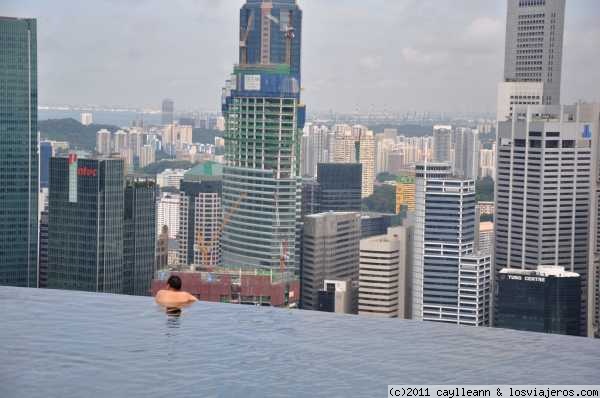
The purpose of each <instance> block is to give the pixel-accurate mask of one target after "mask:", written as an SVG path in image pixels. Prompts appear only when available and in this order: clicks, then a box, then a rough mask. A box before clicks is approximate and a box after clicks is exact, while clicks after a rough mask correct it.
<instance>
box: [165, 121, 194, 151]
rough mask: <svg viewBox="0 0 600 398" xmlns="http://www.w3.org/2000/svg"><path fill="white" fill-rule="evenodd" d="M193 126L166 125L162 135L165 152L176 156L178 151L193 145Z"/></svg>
mask: <svg viewBox="0 0 600 398" xmlns="http://www.w3.org/2000/svg"><path fill="white" fill-rule="evenodd" d="M193 130H194V129H193V128H192V126H184V125H179V124H169V125H166V126H165V127H164V129H163V133H162V138H163V140H162V143H163V146H164V150H165V151H166V152H167V153H169V154H171V155H174V154H175V153H176V152H177V151H178V150H181V149H183V148H185V147H186V146H188V145H192V142H193Z"/></svg>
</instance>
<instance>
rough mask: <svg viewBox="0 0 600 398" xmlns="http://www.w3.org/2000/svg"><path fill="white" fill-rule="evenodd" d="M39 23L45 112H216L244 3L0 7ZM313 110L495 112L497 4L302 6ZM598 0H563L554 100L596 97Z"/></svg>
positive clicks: (119, 0) (61, 1)
mask: <svg viewBox="0 0 600 398" xmlns="http://www.w3.org/2000/svg"><path fill="white" fill-rule="evenodd" d="M0 2H1V3H2V4H0V15H9V16H21V17H35V18H37V19H38V56H39V61H38V62H39V64H38V69H39V102H40V104H41V105H60V104H72V105H84V104H98V105H123V106H131V107H150V108H158V107H159V105H160V101H161V99H162V98H164V97H172V98H173V99H174V100H175V106H176V108H177V109H179V110H182V109H202V110H217V109H218V107H219V101H220V88H221V86H222V84H223V82H224V80H225V78H226V77H227V76H228V75H229V74H230V72H231V70H232V65H233V63H234V62H236V60H237V59H236V58H237V43H238V35H239V33H238V32H239V28H238V22H239V21H238V19H239V11H238V10H239V7H240V6H241V5H242V4H243V0H168V1H167V0H93V1H88V0H51V1H50V0H1V1H0ZM299 4H300V6H301V8H302V9H303V11H304V22H303V48H302V51H303V58H302V69H303V87H304V91H303V96H304V97H303V98H304V102H305V103H306V104H307V106H308V108H309V111H310V110H311V109H314V110H319V111H327V110H330V109H331V110H334V111H339V112H354V111H356V110H357V109H358V110H359V111H364V112H366V111H369V110H371V109H373V110H397V111H407V110H417V111H424V110H431V111H447V112H457V111H477V112H479V111H484V112H488V111H489V112H494V111H495V103H496V86H497V83H498V82H499V81H500V80H501V78H502V70H503V60H504V30H505V14H506V6H505V0H299ZM599 21H600V1H599V0H567V15H566V24H565V48H564V60H563V81H562V87H563V91H562V94H563V95H562V99H563V101H562V102H563V103H569V102H573V101H576V100H578V99H583V100H588V101H592V100H596V101H600V22H599Z"/></svg>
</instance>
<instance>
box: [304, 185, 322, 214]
mask: <svg viewBox="0 0 600 398" xmlns="http://www.w3.org/2000/svg"><path fill="white" fill-rule="evenodd" d="M320 209H321V189H320V187H319V183H318V182H317V180H316V179H314V178H303V179H302V218H303V219H304V216H307V215H309V214H316V213H320V212H321V210H320Z"/></svg>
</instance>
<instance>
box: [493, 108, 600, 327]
mask: <svg viewBox="0 0 600 398" xmlns="http://www.w3.org/2000/svg"><path fill="white" fill-rule="evenodd" d="M515 109H516V110H517V111H518V115H517V116H516V117H514V118H513V119H512V120H511V121H506V122H500V123H498V128H499V130H498V167H497V172H496V174H497V175H496V210H495V211H496V215H495V228H496V230H495V240H496V247H495V270H496V272H498V271H500V270H501V269H503V268H518V269H526V270H532V269H536V268H537V267H538V266H539V265H542V266H546V265H550V266H551V265H557V264H559V265H561V266H564V267H565V269H566V270H567V271H569V272H575V273H577V274H579V275H580V276H581V283H582V289H581V292H582V297H581V299H582V307H581V309H582V322H581V326H582V334H586V333H587V334H592V333H593V332H592V329H593V325H592V324H591V323H592V322H593V320H592V319H593V313H594V309H593V301H594V300H593V294H594V286H593V277H592V276H593V275H594V269H593V264H594V261H595V256H596V255H597V254H596V253H597V252H598V248H597V247H595V243H594V242H596V239H597V238H596V234H597V231H596V225H597V216H595V214H597V206H598V205H597V203H598V200H597V197H598V194H597V186H598V185H597V184H598V178H597V175H598V165H597V164H596V162H597V159H598V153H597V152H598V139H599V134H600V130H599V120H600V105H589V104H578V105H573V106H562V107H561V106H550V105H545V106H544V105H538V106H529V107H519V106H517V107H516V108H515ZM588 275H590V278H588ZM588 284H589V285H588ZM588 294H589V296H588ZM588 302H589V303H590V304H591V306H590V307H589V308H588V305H587V304H588ZM588 311H590V314H589V315H588V313H587V312H588ZM586 320H589V321H590V324H589V325H588V324H587V322H586ZM585 329H587V332H586V330H585Z"/></svg>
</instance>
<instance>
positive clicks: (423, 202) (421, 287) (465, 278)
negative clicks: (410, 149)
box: [412, 163, 491, 326]
mask: <svg viewBox="0 0 600 398" xmlns="http://www.w3.org/2000/svg"><path fill="white" fill-rule="evenodd" d="M416 177H417V183H416V190H417V191H416V212H415V237H414V241H415V244H414V253H413V273H412V317H413V318H414V319H419V320H427V321H437V322H446V323H454V324H462V325H474V326H484V325H487V324H488V320H489V293H490V283H491V258H490V255H489V254H487V255H484V254H478V253H475V251H474V247H475V218H476V217H475V214H476V212H475V182H474V181H473V180H468V179H458V178H453V177H451V176H450V166H449V165H447V164H436V163H426V164H421V165H417V168H416Z"/></svg>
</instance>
